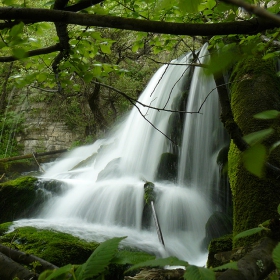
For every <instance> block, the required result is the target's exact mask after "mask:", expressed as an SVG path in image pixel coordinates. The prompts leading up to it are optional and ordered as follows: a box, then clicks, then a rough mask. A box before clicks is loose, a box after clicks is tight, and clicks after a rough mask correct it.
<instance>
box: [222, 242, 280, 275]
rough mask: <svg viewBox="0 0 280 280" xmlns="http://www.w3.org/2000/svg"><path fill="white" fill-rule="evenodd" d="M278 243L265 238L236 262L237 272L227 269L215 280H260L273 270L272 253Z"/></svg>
mask: <svg viewBox="0 0 280 280" xmlns="http://www.w3.org/2000/svg"><path fill="white" fill-rule="evenodd" d="M277 244H278V241H276V240H274V239H271V238H268V237H265V238H264V239H262V240H261V241H260V242H259V244H258V245H256V246H255V247H254V248H253V249H252V251H251V252H249V253H248V254H246V255H245V256H244V257H243V258H241V259H240V260H239V261H238V262H237V267H238V270H233V269H228V270H227V271H225V272H223V273H221V275H220V276H219V277H217V280H261V279H265V277H266V276H267V275H268V274H269V273H270V272H272V271H273V269H275V265H274V263H273V260H272V251H273V249H274V248H275V246H276V245H277Z"/></svg>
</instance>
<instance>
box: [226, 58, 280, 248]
mask: <svg viewBox="0 0 280 280" xmlns="http://www.w3.org/2000/svg"><path fill="white" fill-rule="evenodd" d="M275 65H276V63H275V61H272V60H262V59H261V58H258V57H254V58H252V57H250V58H246V59H244V60H242V61H240V62H239V63H238V64H237V65H236V66H235V68H234V71H233V73H232V76H231V82H232V84H231V109H232V113H233V118H234V121H235V122H236V124H237V125H238V126H239V128H240V130H241V132H242V134H243V135H247V134H250V133H253V132H256V131H260V130H263V129H266V128H269V127H273V128H274V133H273V134H272V135H271V136H269V137H268V138H267V139H266V140H265V141H264V142H263V144H264V145H265V146H266V147H267V148H269V147H270V146H271V145H272V144H273V143H274V142H276V141H279V139H280V129H279V128H280V124H279V118H278V119H272V120H260V119H256V118H254V115H255V114H257V113H260V112H262V111H265V110H279V111H280V80H279V78H278V77H277V75H276V73H277V71H276V66H275ZM267 161H268V162H270V163H272V164H273V165H275V166H277V167H278V168H279V167H280V153H279V149H276V150H274V152H273V154H271V155H270V156H269V157H268V158H267ZM228 172H229V179H230V186H231V190H232V195H233V208H234V209H233V211H234V225H233V235H236V234H237V233H239V232H242V231H244V230H247V229H250V228H254V227H257V226H258V225H259V224H260V223H262V222H264V221H266V220H268V219H271V218H273V217H274V216H275V215H276V214H277V205H278V204H279V203H280V186H279V182H278V183H277V176H274V174H273V173H271V172H270V171H269V169H267V170H266V171H265V173H266V174H265V176H264V177H263V178H258V177H256V176H254V175H253V174H251V173H250V172H249V171H248V170H246V168H245V167H244V163H243V159H242V152H241V151H240V150H239V149H238V148H237V146H236V145H235V144H234V143H233V141H232V143H231V145H230V151H229V169H228ZM237 245H240V242H239V243H238V244H234V246H237Z"/></svg>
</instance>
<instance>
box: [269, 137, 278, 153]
mask: <svg viewBox="0 0 280 280" xmlns="http://www.w3.org/2000/svg"><path fill="white" fill-rule="evenodd" d="M279 145H280V140H279V141H277V142H275V143H274V144H273V145H272V146H271V148H270V149H269V152H270V153H271V152H272V151H273V150H274V149H276V148H277V147H278V146H279Z"/></svg>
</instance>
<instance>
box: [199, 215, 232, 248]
mask: <svg viewBox="0 0 280 280" xmlns="http://www.w3.org/2000/svg"><path fill="white" fill-rule="evenodd" d="M205 232H206V237H205V240H204V244H205V246H206V248H207V247H208V245H209V243H210V241H211V240H212V239H216V238H219V237H221V236H224V235H226V234H231V233H232V217H230V216H229V215H227V214H226V213H223V212H219V211H216V212H214V213H213V214H212V215H211V216H210V218H209V219H208V221H207V223H206V225H205Z"/></svg>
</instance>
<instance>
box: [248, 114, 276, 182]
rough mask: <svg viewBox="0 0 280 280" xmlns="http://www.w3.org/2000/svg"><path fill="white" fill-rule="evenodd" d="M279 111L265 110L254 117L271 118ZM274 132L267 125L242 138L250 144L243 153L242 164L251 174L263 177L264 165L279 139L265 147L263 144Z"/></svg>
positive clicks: (260, 118)
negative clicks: (268, 147)
mask: <svg viewBox="0 0 280 280" xmlns="http://www.w3.org/2000/svg"><path fill="white" fill-rule="evenodd" d="M279 114H280V112H279V111H277V110H267V111H263V112H260V113H258V114H256V115H255V116H254V117H255V118H256V119H259V120H273V119H276V120H277V118H278V117H279ZM273 133H274V129H273V128H272V127H269V128H267V129H263V130H260V131H257V132H253V133H250V134H248V135H245V136H244V137H243V139H244V140H245V141H246V142H247V143H248V144H249V145H250V148H249V149H247V150H246V151H245V152H244V153H243V160H244V165H245V167H246V168H247V170H248V171H250V172H251V173H252V174H254V175H256V176H258V177H263V176H264V167H265V164H266V162H267V158H268V157H269V155H270V153H271V152H273V150H274V149H275V148H277V147H278V146H279V144H280V142H279V141H277V142H275V143H274V144H272V145H271V147H270V149H267V148H266V146H265V145H264V144H263V142H264V141H265V139H266V138H268V137H269V136H271V135H272V134H273Z"/></svg>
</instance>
